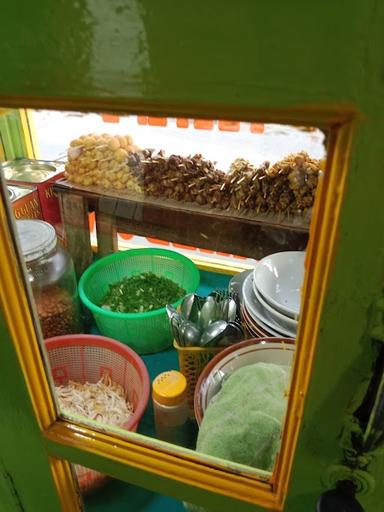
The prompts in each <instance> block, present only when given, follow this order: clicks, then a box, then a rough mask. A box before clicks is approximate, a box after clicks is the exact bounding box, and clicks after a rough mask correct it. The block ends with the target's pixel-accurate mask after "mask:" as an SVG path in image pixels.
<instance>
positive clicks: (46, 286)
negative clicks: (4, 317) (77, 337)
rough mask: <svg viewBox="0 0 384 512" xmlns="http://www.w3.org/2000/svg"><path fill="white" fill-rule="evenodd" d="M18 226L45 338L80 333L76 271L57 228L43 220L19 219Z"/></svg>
mask: <svg viewBox="0 0 384 512" xmlns="http://www.w3.org/2000/svg"><path fill="white" fill-rule="evenodd" d="M16 226H17V231H18V235H19V241H20V244H21V250H22V252H23V255H24V259H25V263H26V266H27V271H28V279H29V282H30V284H31V287H32V292H33V296H34V299H35V302H36V309H37V314H38V316H39V320H40V326H41V330H42V333H43V337H44V338H51V337H52V336H61V335H64V334H71V333H75V332H79V329H80V319H79V318H80V317H79V298H78V292H77V284H76V275H75V270H74V266H73V262H72V258H71V256H70V255H69V254H68V252H67V251H66V250H65V249H64V248H63V247H62V246H61V245H60V243H58V240H57V236H56V232H55V229H54V228H53V226H51V225H50V224H48V222H44V221H41V220H19V221H16Z"/></svg>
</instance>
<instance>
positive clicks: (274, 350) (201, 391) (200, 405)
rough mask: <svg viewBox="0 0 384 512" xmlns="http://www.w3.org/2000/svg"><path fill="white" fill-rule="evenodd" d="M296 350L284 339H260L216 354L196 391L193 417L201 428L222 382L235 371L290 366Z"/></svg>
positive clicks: (199, 381) (204, 371) (289, 341)
mask: <svg viewBox="0 0 384 512" xmlns="http://www.w3.org/2000/svg"><path fill="white" fill-rule="evenodd" d="M294 351H295V346H294V344H293V342H292V340H286V339H284V338H277V339H276V340H274V339H271V338H261V339H255V340H247V341H242V342H241V343H239V344H236V345H232V346H231V347H228V348H227V349H225V350H223V351H222V352H220V353H219V354H217V355H216V356H215V357H214V358H213V359H212V360H211V361H210V362H209V363H208V364H207V366H206V367H205V368H204V370H203V371H202V373H201V375H200V377H199V380H198V382H197V384H196V388H195V398H194V406H195V416H196V420H197V423H198V424H199V425H200V423H201V420H202V419H203V416H204V412H205V410H206V408H207V406H208V404H209V402H210V400H211V399H212V397H214V396H215V395H216V393H218V392H219V391H220V389H221V385H222V382H223V379H224V378H225V377H226V376H228V375H230V374H231V373H233V372H234V371H235V370H237V369H238V368H241V367H243V366H248V365H250V364H254V363H260V362H263V363H274V364H279V365H282V366H291V365H292V362H293V355H294Z"/></svg>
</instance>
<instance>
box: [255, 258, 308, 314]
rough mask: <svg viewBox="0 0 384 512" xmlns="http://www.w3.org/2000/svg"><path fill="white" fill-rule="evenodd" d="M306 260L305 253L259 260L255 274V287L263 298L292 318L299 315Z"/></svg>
mask: <svg viewBox="0 0 384 512" xmlns="http://www.w3.org/2000/svg"><path fill="white" fill-rule="evenodd" d="M304 258H305V252H303V251H287V252H277V253H275V254H271V255H270V256H266V257H265V258H263V259H262V260H260V261H259V263H258V264H257V265H256V268H255V270H254V271H253V278H254V282H255V286H256V287H257V289H258V290H259V292H260V293H261V295H262V297H263V298H264V299H265V300H266V301H267V302H268V303H269V304H270V305H271V306H272V307H273V308H275V309H276V310H277V311H280V313H283V314H284V315H287V316H289V317H291V318H297V317H298V315H299V313H300V299H301V287H302V284H303V279H304Z"/></svg>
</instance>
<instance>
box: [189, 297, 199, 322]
mask: <svg viewBox="0 0 384 512" xmlns="http://www.w3.org/2000/svg"><path fill="white" fill-rule="evenodd" d="M199 301H200V298H199V296H198V295H195V300H194V301H193V303H192V308H191V312H190V314H189V319H188V320H190V321H191V322H192V323H194V324H196V325H199V323H200V306H199Z"/></svg>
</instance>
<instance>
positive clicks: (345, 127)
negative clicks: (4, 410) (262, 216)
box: [0, 98, 357, 512]
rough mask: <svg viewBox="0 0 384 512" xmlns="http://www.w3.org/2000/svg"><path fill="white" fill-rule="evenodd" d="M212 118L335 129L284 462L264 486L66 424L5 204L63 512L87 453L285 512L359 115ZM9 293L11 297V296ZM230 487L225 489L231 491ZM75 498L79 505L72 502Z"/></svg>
mask: <svg viewBox="0 0 384 512" xmlns="http://www.w3.org/2000/svg"><path fill="white" fill-rule="evenodd" d="M25 101H26V99H25V98H24V99H23V101H21V100H20V102H18V100H15V99H12V100H9V101H5V103H6V104H7V105H10V104H11V106H16V105H15V103H18V106H19V105H20V104H22V103H23V102H25ZM29 103H30V106H36V107H37V106H39V107H45V108H56V109H57V108H65V109H71V110H75V109H76V108H80V107H81V108H82V110H84V109H87V110H88V109H91V110H105V109H106V108H107V110H108V111H117V112H123V111H127V110H130V111H132V112H134V113H136V112H139V111H141V112H142V111H145V112H147V113H151V114H153V115H160V114H164V111H163V109H161V110H159V109H157V107H156V106H154V105H141V108H140V106H137V105H136V106H135V105H133V106H131V107H132V108H130V109H128V108H127V105H125V104H122V105H116V104H114V105H111V104H110V103H107V104H105V105H104V104H103V103H102V102H99V101H96V100H95V101H94V102H93V101H92V102H90V101H89V100H87V102H85V103H83V102H82V101H81V100H64V99H62V100H60V99H57V98H55V99H54V100H48V99H44V100H33V101H31V102H29ZM198 111H200V112H201V111H205V115H206V117H211V118H212V117H215V116H216V117H217V116H218V115H219V116H223V115H224V117H225V118H226V119H236V120H238V119H241V120H252V119H259V120H260V119H263V120H264V121H266V122H280V123H281V122H285V123H289V124H300V125H303V124H307V125H311V126H320V127H323V128H325V127H326V128H328V129H329V130H330V144H329V151H328V158H327V170H326V172H325V174H324V178H323V180H322V183H321V187H320V188H319V191H318V194H317V198H316V204H315V209H314V216H313V220H312V224H311V237H310V243H309V246H308V249H307V261H306V266H307V272H306V277H305V283H304V295H303V305H302V316H301V318H302V320H301V322H300V329H299V332H298V338H297V346H298V350H297V355H296V358H295V366H294V372H293V382H292V387H291V389H292V390H293V392H292V393H291V395H290V398H289V406H288V413H287V420H286V423H285V426H284V431H283V438H282V445H281V451H280V455H279V457H278V461H277V465H276V468H275V471H274V474H273V478H272V480H271V481H270V482H262V481H259V480H256V479H254V478H250V477H249V475H246V474H241V473H239V474H235V473H230V472H226V471H224V470H223V469H220V468H218V467H213V466H211V465H208V464H205V463H203V462H201V461H199V460H198V457H196V459H195V460H193V458H191V457H190V456H188V455H185V456H184V455H180V453H179V452H177V454H175V453H172V452H169V451H165V450H164V451H163V450H161V451H160V450H155V449H153V448H152V447H151V446H150V443H148V444H147V445H144V444H139V443H135V442H132V441H131V440H129V439H123V438H118V437H116V436H114V435H112V434H106V433H101V432H99V431H96V430H94V429H92V428H90V427H87V426H78V425H75V424H72V423H71V422H69V421H63V420H62V419H60V418H59V416H58V414H57V411H56V410H55V407H54V402H53V399H52V396H51V393H50V388H49V383H48V380H47V376H46V374H45V370H44V365H43V362H42V359H41V356H40V349H39V344H38V339H37V337H36V332H35V330H34V322H33V318H32V315H31V313H30V308H29V301H28V297H27V292H26V290H25V286H24V282H23V279H22V275H21V272H20V267H18V266H16V265H14V261H15V258H16V254H15V252H14V249H13V245H12V242H13V240H12V234H11V232H10V229H9V225H8V222H9V219H10V212H8V215H7V214H6V212H5V209H4V205H3V204H1V203H0V247H2V249H3V251H4V253H3V254H4V258H3V268H2V272H1V274H0V289H1V290H2V291H3V292H2V293H1V294H0V300H1V306H2V307H3V309H4V316H5V318H6V321H7V323H8V326H9V328H10V331H11V333H12V337H13V340H14V344H15V348H16V351H17V354H18V357H19V360H20V365H21V367H22V370H23V373H24V375H25V378H26V381H27V383H28V389H29V392H30V395H31V400H32V403H33V406H34V410H35V413H36V416H37V418H38V421H39V424H40V427H41V431H42V435H43V436H44V438H45V439H46V443H47V449H48V451H49V453H50V454H51V455H52V456H53V457H56V458H54V459H52V461H53V462H52V470H53V473H54V476H55V482H56V486H57V489H58V493H59V496H60V497H61V500H62V505H63V510H65V511H68V512H69V511H71V512H74V511H77V510H79V509H78V505H77V500H76V497H75V496H74V492H73V491H74V483H73V479H72V476H71V474H70V469H69V465H68V464H66V463H59V462H57V461H58V458H60V457H62V456H63V447H65V448H66V450H67V452H66V453H70V454H71V456H72V457H75V458H77V459H78V460H77V462H81V460H80V459H81V453H88V454H93V455H94V456H95V459H94V460H95V466H94V469H98V461H100V460H102V459H103V458H104V459H105V458H107V459H108V460H109V461H111V464H112V466H113V467H112V469H111V473H114V471H116V473H115V474H116V475H117V473H118V468H122V467H130V468H135V469H137V470H145V471H147V472H150V473H153V474H155V475H158V476H161V477H164V478H168V479H173V480H175V481H178V482H183V483H185V484H188V485H192V486H197V487H199V488H202V489H206V490H208V491H211V492H213V493H216V494H219V495H222V496H227V497H229V498H234V499H238V500H241V501H244V502H248V503H252V504H254V505H259V506H261V507H265V508H266V509H269V510H283V507H284V501H285V498H286V495H287V491H288V485H289V479H290V473H291V469H292V464H293V460H294V455H295V448H296V443H297V438H298V433H299V429H300V421H301V418H302V414H303V408H304V404H305V398H306V394H307V390H308V386H309V382H310V378H311V372H312V368H313V364H314V357H315V352H316V343H317V337H318V326H319V320H320V315H321V310H322V304H323V301H324V296H325V290H326V286H327V282H328V279H329V275H330V272H331V266H332V259H333V253H334V249H335V242H336V236H337V226H338V220H339V216H340V211H341V205H342V199H343V194H344V184H345V180H346V175H347V169H348V161H349V156H350V149H351V140H352V135H353V128H354V123H355V120H356V117H357V116H356V115H355V113H353V112H351V111H350V110H349V109H348V108H347V107H345V106H344V107H343V106H337V107H333V108H332V107H330V108H329V109H321V110H318V109H316V110H315V109H311V108H305V109H301V110H300V111H299V110H298V109H296V110H292V111H277V112H276V111H268V112H260V111H257V112H251V111H249V110H248V111H247V112H242V111H240V112H239V111H238V110H236V111H230V110H229V109H228V108H224V109H220V108H214V109H213V108H210V107H209V106H207V107H206V108H205V109H204V108H202V106H199V108H196V110H195V111H194V112H193V114H196V112H198ZM169 112H172V114H173V115H183V116H188V115H191V114H192V113H191V112H186V111H185V110H184V109H182V107H178V106H169V110H168V112H167V114H169ZM5 290H6V291H7V292H6V293H5ZM223 481H225V485H223ZM68 493H69V494H70V495H72V496H73V497H72V499H69V498H68Z"/></svg>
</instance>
